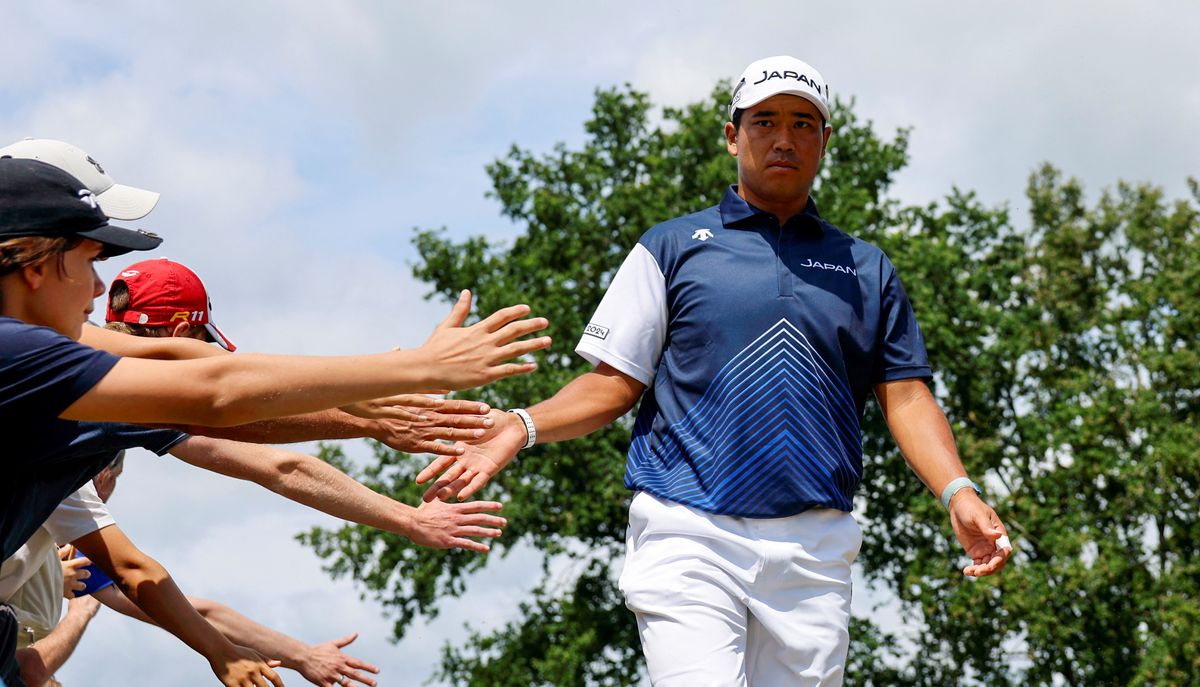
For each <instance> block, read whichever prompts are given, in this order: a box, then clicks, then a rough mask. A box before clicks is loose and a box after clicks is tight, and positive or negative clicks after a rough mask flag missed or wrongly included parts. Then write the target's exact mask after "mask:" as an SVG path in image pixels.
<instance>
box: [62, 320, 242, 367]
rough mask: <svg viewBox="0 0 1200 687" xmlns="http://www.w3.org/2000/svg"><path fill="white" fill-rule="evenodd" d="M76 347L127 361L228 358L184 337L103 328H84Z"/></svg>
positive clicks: (211, 346) (211, 348) (208, 346)
mask: <svg viewBox="0 0 1200 687" xmlns="http://www.w3.org/2000/svg"><path fill="white" fill-rule="evenodd" d="M79 343H82V344H85V345H88V346H91V347H92V348H98V349H100V350H102V351H108V352H109V353H112V354H114V355H119V356H123V357H127V358H149V359H152V360H192V359H195V358H213V357H216V356H222V355H228V354H229V352H228V351H226V350H225V349H223V348H221V347H220V346H214V345H212V344H207V343H204V342H203V341H200V340H197V339H189V338H186V337H178V338H173V337H141V336H134V335H132V334H122V333H121V332H114V331H110V330H108V329H105V328H103V327H84V328H83V332H82V334H81V335H80V337H79Z"/></svg>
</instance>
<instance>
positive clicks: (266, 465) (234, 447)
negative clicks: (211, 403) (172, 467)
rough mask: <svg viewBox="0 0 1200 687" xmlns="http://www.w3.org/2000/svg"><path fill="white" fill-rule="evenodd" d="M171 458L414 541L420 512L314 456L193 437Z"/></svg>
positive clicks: (180, 444)
mask: <svg viewBox="0 0 1200 687" xmlns="http://www.w3.org/2000/svg"><path fill="white" fill-rule="evenodd" d="M171 455H173V456H175V457H176V458H179V459H180V460H183V461H184V462H187V463H190V464H192V465H195V466H196V467H200V468H204V469H205V470H211V471H213V472H216V473H219V474H222V475H227V476H229V477H236V478H237V479H244V480H248V481H251V482H254V483H255V484H258V485H260V486H262V487H264V488H266V489H269V490H270V491H273V492H275V493H277V494H279V495H280V496H283V497H285V498H287V499H290V500H292V501H295V502H297V503H300V504H303V505H305V506H308V507H310V508H314V509H316V510H319V511H321V512H323V513H327V514H329V515H332V516H334V517H337V518H341V519H343V520H349V521H351V522H356V523H359V524H361V525H367V526H369V527H375V528H378V529H382V530H387V531H389V532H396V533H398V534H403V535H405V536H410V533H411V525H412V519H413V515H414V513H415V512H416V509H415V508H413V507H411V506H407V505H404V504H402V503H399V502H397V501H394V500H392V499H390V498H388V497H386V496H383V495H382V494H379V493H376V492H374V491H371V490H370V489H368V488H367V487H365V486H363V485H361V484H359V483H358V482H356V481H354V479H352V478H351V477H350V476H349V475H347V474H345V473H344V472H342V471H340V470H338V469H337V468H335V467H333V466H332V465H329V464H328V463H325V462H324V461H322V460H320V459H317V458H314V457H313V456H309V455H305V454H303V453H297V452H294V451H285V450H283V449H278V448H275V447H273V446H265V445H259V444H245V443H241V442H235V441H228V440H225V439H210V438H208V437H190V438H188V439H187V440H186V441H183V442H181V443H179V444H178V445H176V446H175V447H174V448H172V449H171Z"/></svg>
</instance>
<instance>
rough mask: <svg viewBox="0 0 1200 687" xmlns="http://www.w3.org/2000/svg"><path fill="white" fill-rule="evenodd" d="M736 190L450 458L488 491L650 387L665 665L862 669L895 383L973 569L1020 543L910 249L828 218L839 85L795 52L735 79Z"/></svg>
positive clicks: (647, 499)
mask: <svg viewBox="0 0 1200 687" xmlns="http://www.w3.org/2000/svg"><path fill="white" fill-rule="evenodd" d="M729 119H730V121H729V122H728V123H726V124H725V131H724V133H725V145H726V148H727V150H728V151H729V154H730V155H732V156H734V157H736V158H737V167H738V178H737V184H736V185H735V186H731V187H730V188H729V189H728V190H727V191H726V193H725V196H724V198H723V199H722V200H721V203H720V204H719V205H717V206H715V207H711V208H708V209H704V210H700V211H699V212H696V213H694V214H690V215H686V216H683V217H678V218H675V219H672V220H669V221H667V222H664V223H662V224H660V225H658V226H656V227H654V228H652V229H650V230H649V231H647V232H646V233H645V234H644V235H643V236H642V237H641V239H640V240H639V241H638V243H637V245H636V246H634V248H633V250H632V251H631V252H630V253H629V255H628V257H627V258H626V260H625V262H624V264H623V265H622V266H621V268H620V270H619V271H618V272H617V274H616V275H615V277H614V278H613V280H612V282H611V284H610V286H609V288H608V291H607V292H606V294H605V296H604V298H603V300H602V301H601V303H600V306H599V308H598V309H597V310H596V313H595V315H594V317H593V318H592V320H591V322H590V323H589V324H588V325H587V327H586V329H585V330H584V332H583V335H582V338H581V341H580V343H579V345H578V347H577V348H576V351H577V352H578V353H579V354H580V355H582V356H583V357H585V358H587V359H588V360H589V361H591V362H592V363H593V364H594V365H595V368H594V369H593V370H592V371H590V372H587V373H585V374H583V375H581V376H579V377H577V378H576V379H575V380H573V381H572V382H570V383H569V384H567V385H566V386H565V387H563V388H562V389H561V390H560V391H559V392H558V393H557V394H555V395H554V396H553V397H552V398H550V399H549V400H546V401H543V402H541V403H539V404H537V405H535V406H532V407H530V408H528V409H518V410H514V411H512V412H509V413H496V414H495V415H494V417H495V419H496V425H495V427H494V429H493V430H492V431H491V432H489V434H487V435H486V436H485V437H484V439H483V440H482V441H480V442H477V445H476V446H475V447H474V449H472V450H468V452H467V453H466V454H465V455H463V456H461V457H452V456H447V457H443V458H439V459H438V460H436V461H434V462H433V463H431V464H430V466H429V468H427V469H426V470H425V471H423V472H422V474H421V475H420V476H419V478H418V479H419V480H420V481H426V480H429V479H432V478H433V477H434V476H435V475H439V473H440V479H439V481H440V482H441V483H443V484H444V485H445V487H444V489H443V492H444V493H452V492H457V493H458V494H459V496H460V497H466V496H468V495H470V494H472V493H474V492H475V491H477V490H478V489H479V488H480V487H482V486H483V485H484V484H485V483H486V482H487V480H488V479H489V478H490V477H491V476H492V475H494V474H495V473H496V472H497V471H499V470H500V469H501V468H503V467H504V466H505V465H507V464H508V462H509V461H510V460H511V459H512V458H513V456H514V455H515V454H516V452H517V451H518V450H520V449H521V448H523V447H529V446H532V445H533V444H534V443H536V442H539V441H541V442H547V441H563V440H566V439H571V438H574V437H579V436H582V435H584V434H587V433H589V432H592V431H595V430H596V429H599V428H601V427H603V426H605V425H607V424H609V423H611V422H613V421H614V420H616V419H617V418H619V417H621V416H622V415H624V414H625V413H626V412H627V411H628V410H630V409H631V408H632V407H633V405H634V404H635V403H636V402H637V401H638V399H641V400H642V403H641V407H640V409H639V411H638V415H637V420H636V423H635V425H634V428H633V438H632V443H631V445H630V450H629V457H628V463H627V468H626V472H625V484H626V486H627V487H628V488H629V489H631V490H633V491H634V492H635V495H634V497H633V500H632V502H631V504H630V507H629V528H628V532H627V557H626V560H625V567H624V570H623V572H622V574H621V578H620V587H621V589H622V591H623V593H624V595H625V599H626V604H627V606H628V607H629V608H630V609H631V610H632V611H633V612H634V614H635V615H636V617H637V622H638V629H639V631H640V635H641V640H642V648H643V650H644V652H645V655H646V664H647V667H648V670H649V674H650V679H651V681H652V682H653V683H654V684H655V685H658V686H659V687H672V686H677V685H683V686H686V687H699V686H701V685H721V686H723V687H727V686H730V685H760V686H773V685H839V684H841V682H842V676H843V672H844V669H845V663H846V653H847V646H848V625H849V620H850V591H851V589H850V587H851V582H850V568H851V563H852V562H853V561H854V559H855V556H857V554H858V550H859V547H860V545H861V543H862V533H861V530H860V529H859V526H858V524H857V523H856V522H855V520H854V518H853V517H852V516H851V515H850V510H851V506H852V500H853V497H854V493H855V490H856V489H857V487H858V484H859V482H860V481H861V480H862V471H863V465H862V438H861V434H860V429H859V422H860V419H861V418H862V414H863V407H864V405H865V403H866V399H867V395H868V394H869V393H871V392H874V394H875V396H876V398H877V400H878V402H879V405H880V407H881V408H882V410H883V413H884V415H885V417H886V419H887V423H888V427H889V428H890V430H891V432H892V434H893V436H894V437H895V439H896V442H897V443H898V444H899V447H900V449H901V451H902V452H903V454H904V456H905V458H906V459H907V460H908V463H909V465H910V466H911V467H912V469H913V470H914V471H915V472H916V473H917V475H918V476H919V477H920V478H921V480H922V481H923V482H924V483H925V484H926V486H928V487H929V488H930V489H931V490H932V491H933V493H934V494H938V495H940V496H941V498H942V501H943V503H946V504H947V507H948V509H949V514H950V520H951V523H952V524H953V527H954V531H955V533H956V534H957V536H958V539H959V542H960V543H961V544H962V546H963V548H964V549H965V551H966V552H967V555H968V556H970V557H971V558H972V559H973V563H972V564H971V565H969V566H967V567H966V568H965V569H964V573H965V574H967V575H971V576H981V575H990V574H992V573H996V572H998V571H999V570H1000V569H1001V568H1003V567H1004V563H1005V561H1006V560H1007V558H1008V555H1009V553H1010V552H1011V548H1009V547H1008V546H1007V538H1005V539H1001V537H1005V535H1006V532H1005V528H1004V526H1003V524H1001V522H1000V520H999V518H998V517H997V516H996V514H995V512H993V511H992V509H991V508H990V507H988V506H987V505H986V504H985V503H984V502H983V501H982V500H981V499H980V497H979V493H978V487H976V486H975V485H974V483H973V482H971V481H970V480H969V479H968V478H967V475H966V471H965V470H964V469H963V466H962V463H961V462H960V461H959V458H958V453H957V450H956V448H955V444H954V437H953V435H952V433H951V430H950V426H949V424H948V423H947V421H946V417H945V415H944V414H943V412H942V410H941V409H940V408H939V406H938V404H937V402H936V400H935V399H934V398H933V395H932V394H931V393H930V391H929V389H928V387H927V382H928V380H929V379H930V377H931V374H932V373H931V370H930V367H929V362H928V358H927V355H926V352H925V346H924V343H923V341H922V338H921V332H920V329H919V328H918V326H917V321H916V319H915V318H914V316H913V310H912V307H911V306H910V304H909V301H908V297H907V295H906V294H905V292H904V289H903V287H902V286H901V284H900V279H899V277H898V275H897V274H896V270H895V268H894V267H893V265H892V263H891V261H890V260H888V258H887V256H886V255H884V254H883V252H882V251H880V250H879V249H878V248H876V247H874V246H872V245H870V244H868V243H866V242H864V241H862V240H860V239H857V238H855V237H854V236H852V235H850V234H848V233H846V232H844V231H843V230H841V229H839V228H838V227H835V226H833V225H832V224H830V223H829V222H827V221H825V220H824V219H823V218H822V217H821V215H820V213H819V212H818V210H817V204H816V202H815V201H814V200H813V199H812V198H811V197H810V195H809V190H810V189H811V187H812V183H813V179H814V178H815V177H816V175H817V171H818V169H819V167H820V164H821V160H822V158H823V157H824V155H825V150H826V146H827V145H828V143H829V138H830V136H831V134H832V133H833V129H832V126H831V125H830V121H829V89H828V86H827V85H826V83H825V80H824V79H823V78H822V77H821V75H820V74H819V73H818V72H817V71H816V70H815V69H813V68H812V67H811V66H809V65H808V64H805V63H804V62H801V61H800V60H797V59H795V58H793V57H786V56H781V57H769V58H766V59H763V60H759V61H757V62H754V63H753V64H751V65H750V66H749V67H747V68H746V71H745V72H744V73H743V75H742V77H741V79H740V80H739V81H738V83H737V86H736V87H735V88H734V90H733V94H732V98H731V103H730V107H729Z"/></svg>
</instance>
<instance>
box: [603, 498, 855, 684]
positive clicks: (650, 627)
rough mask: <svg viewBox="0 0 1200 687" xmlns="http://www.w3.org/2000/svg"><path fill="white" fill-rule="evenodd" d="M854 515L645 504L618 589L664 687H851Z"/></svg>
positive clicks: (635, 518) (635, 513)
mask: <svg viewBox="0 0 1200 687" xmlns="http://www.w3.org/2000/svg"><path fill="white" fill-rule="evenodd" d="M861 546H862V530H861V529H859V526H858V523H857V522H855V520H854V518H853V517H852V516H851V515H850V514H849V513H844V512H842V511H838V510H832V509H827V508H820V509H814V510H810V511H806V512H804V513H800V514H798V515H793V516H791V517H786V518H769V519H760V518H735V517H728V516H723V515H711V514H709V513H704V512H703V511H699V510H696V509H693V508H689V507H687V506H683V505H680V504H677V503H672V502H670V501H665V500H662V499H659V498H656V497H654V496H651V495H650V494H647V493H645V492H640V493H638V494H637V495H635V496H634V498H633V502H632V503H631V504H630V506H629V529H628V532H627V534H626V558H625V567H624V569H623V570H622V572H621V578H620V582H619V585H620V588H621V591H622V592H623V593H624V595H625V605H626V606H628V607H629V609H630V610H631V611H633V612H634V614H635V615H636V616H637V622H638V631H639V633H640V634H641V640H642V650H643V651H644V652H645V655H646V666H647V669H648V670H649V673H650V680H651V682H652V683H653V684H654V685H655V687H708V686H710V685H711V686H712V687H775V686H776V685H781V686H782V685H788V686H791V685H804V686H809V685H811V686H818V685H819V686H820V687H831V686H837V685H841V684H842V675H843V672H844V670H845V665H846V651H847V649H848V648H849V625H850V564H851V563H852V562H853V561H854V558H855V556H857V555H858V550H859V548H860V547H861Z"/></svg>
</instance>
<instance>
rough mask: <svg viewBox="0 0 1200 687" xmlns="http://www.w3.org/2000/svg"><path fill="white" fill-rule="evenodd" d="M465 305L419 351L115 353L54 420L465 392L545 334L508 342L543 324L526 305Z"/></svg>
mask: <svg viewBox="0 0 1200 687" xmlns="http://www.w3.org/2000/svg"><path fill="white" fill-rule="evenodd" d="M469 310H470V298H469V295H468V294H467V293H466V292H464V293H463V295H462V297H460V299H459V302H458V303H457V304H456V305H455V307H454V310H452V312H451V316H450V317H449V318H447V319H446V321H445V322H443V323H442V324H441V325H439V326H438V327H437V328H436V329H435V330H434V333H433V336H431V337H430V338H429V340H428V341H426V342H425V344H424V345H422V346H421V347H420V348H417V349H411V350H404V351H390V352H388V353H380V354H377V355H368V356H350V357H326V358H317V357H304V356H272V355H253V354H247V355H228V356H219V357H216V358H207V359H204V360H181V361H161V360H145V359H139V358H121V359H120V360H119V361H118V362H117V363H116V364H115V365H114V366H113V367H112V368H111V369H110V370H109V371H108V373H107V374H106V375H105V376H104V378H103V379H101V380H100V382H99V383H97V384H96V385H95V386H93V387H92V388H91V389H90V390H89V391H88V392H87V393H85V394H84V395H83V396H82V397H81V398H79V399H78V400H77V401H75V403H73V404H72V405H71V406H70V407H68V408H67V409H66V410H65V411H63V413H62V414H61V415H60V417H62V418H63V419H67V420H91V421H96V422H131V423H135V424H183V425H205V426H209V427H227V426H231V425H241V424H245V423H247V422H254V421H256V420H264V419H267V418H275V417H283V416H286V415H300V414H303V413H310V412H314V411H318V410H326V409H328V408H336V407H339V406H343V405H347V404H350V403H353V402H356V401H363V400H368V399H373V398H380V397H384V396H391V395H395V394H402V393H419V392H421V391H423V390H425V389H452V390H456V389H466V388H470V387H473V386H479V385H481V384H487V383H490V382H493V381H495V380H497V379H502V378H504V377H508V376H512V375H515V374H524V373H527V372H532V371H533V370H534V369H535V368H536V365H535V364H534V363H528V362H523V363H507V362H505V361H507V360H512V359H514V358H520V357H521V356H524V355H526V354H529V353H532V352H534V351H537V350H541V349H543V348H545V347H547V346H549V345H550V339H549V338H548V337H540V338H534V339H525V340H518V339H520V338H521V337H523V336H525V335H527V334H531V333H533V332H535V331H538V330H541V329H544V328H545V327H546V325H547V322H546V320H544V319H542V318H531V319H522V318H524V316H525V315H527V314H528V312H529V308H528V307H527V306H513V307H510V308H505V309H503V310H500V311H497V312H496V313H494V314H493V315H492V316H490V317H488V318H487V319H484V320H482V321H481V322H478V323H476V324H474V325H472V326H470V327H462V326H461V324H462V321H463V320H464V319H466V316H467V313H468V312H469Z"/></svg>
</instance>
